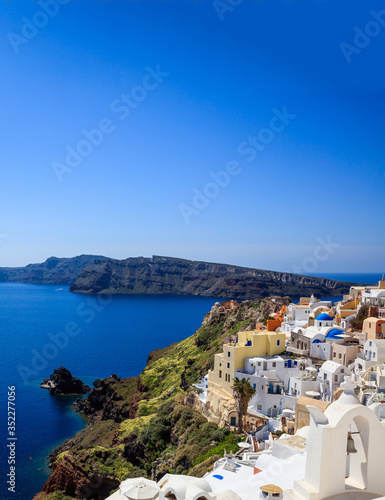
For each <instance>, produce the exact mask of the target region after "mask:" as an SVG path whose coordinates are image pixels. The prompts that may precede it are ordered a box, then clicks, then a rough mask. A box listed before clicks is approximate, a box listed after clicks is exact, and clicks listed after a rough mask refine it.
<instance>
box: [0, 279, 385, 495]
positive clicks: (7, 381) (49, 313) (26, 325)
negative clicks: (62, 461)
mask: <svg viewBox="0 0 385 500" xmlns="http://www.w3.org/2000/svg"><path fill="white" fill-rule="evenodd" d="M320 276H321V277H329V278H332V279H341V280H344V281H351V282H363V283H368V284H369V283H376V282H377V281H378V280H379V279H380V278H381V275H380V274H328V275H320ZM338 299H340V298H339V297H333V300H338ZM217 300H221V299H219V298H214V297H195V296H193V297H184V296H175V295H174V296H167V295H165V296H159V295H133V296H114V297H112V298H110V299H106V298H105V297H104V298H103V297H98V296H84V295H78V294H72V293H69V292H68V287H66V286H57V285H52V286H51V285H26V284H21V283H0V332H1V335H0V349H1V360H2V363H1V365H0V380H1V392H0V408H1V410H0V419H1V420H0V421H1V422H2V424H1V429H2V432H1V434H0V436H1V439H2V443H1V446H2V448H3V450H2V451H3V452H2V454H1V459H0V474H1V477H2V483H1V484H2V486H1V490H0V499H4V500H5V499H8V498H9V499H11V498H15V497H20V498H23V499H26V500H30V499H32V498H33V495H34V494H35V493H37V492H38V491H40V489H41V487H42V485H43V484H44V483H45V481H46V480H47V478H48V476H49V474H50V472H51V470H50V469H49V468H48V467H47V462H46V457H47V456H48V454H49V453H50V452H51V451H52V450H53V449H54V448H55V447H56V446H58V445H59V444H60V443H61V442H63V441H64V440H65V439H67V438H69V437H71V436H73V435H74V434H75V433H76V432H78V431H79V430H81V429H82V428H83V427H84V426H85V422H84V420H83V419H82V417H81V416H80V415H79V414H77V413H75V412H74V411H73V410H72V403H73V401H74V400H75V399H76V398H73V397H58V396H50V394H49V393H48V391H46V390H44V389H41V388H40V382H41V381H42V379H44V378H48V377H49V375H50V374H51V373H52V372H53V370H54V369H55V368H58V367H59V366H61V365H63V366H65V367H66V368H68V369H69V370H70V371H71V372H72V374H73V375H74V376H75V377H78V378H80V379H81V380H83V381H84V382H86V383H87V384H88V385H90V386H92V383H93V381H94V380H96V379H97V378H104V377H108V376H109V375H111V374H112V373H115V374H117V375H119V376H120V377H130V376H135V375H138V373H140V371H141V370H142V369H143V368H144V366H145V365H146V361H147V356H148V354H149V353H150V351H152V350H153V349H157V348H161V347H165V346H167V345H169V344H171V343H172V342H176V341H178V340H181V339H183V338H186V337H188V336H190V335H192V334H193V333H194V332H195V330H196V329H197V328H199V326H200V325H201V322H202V319H203V316H204V314H206V313H207V312H208V311H209V310H210V308H211V307H212V305H213V304H214V303H215V302H216V301H217ZM8 386H15V387H16V413H17V420H16V427H17V430H16V437H17V442H16V460H17V463H16V465H17V476H16V494H13V493H11V492H8V491H7V486H8V485H7V484H6V480H7V478H6V474H7V472H8V471H9V465H8V464H7V457H8V449H7V437H9V436H8V435H7V407H6V403H7V387H8ZM9 442H10V441H8V443H9Z"/></svg>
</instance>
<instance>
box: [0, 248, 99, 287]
mask: <svg viewBox="0 0 385 500" xmlns="http://www.w3.org/2000/svg"><path fill="white" fill-rule="evenodd" d="M101 259H104V257H101V256H98V255H79V256H78V257H72V258H68V259H67V258H65V259H61V258H58V257H50V258H49V259H47V260H46V261H45V262H42V263H41V264H29V265H28V266H26V267H0V282H4V281H10V282H19V283H36V284H47V285H70V284H71V283H73V282H74V281H75V280H76V278H77V277H78V276H79V273H80V271H81V270H82V269H83V268H84V267H85V266H87V265H88V264H90V263H94V262H97V261H99V260H101Z"/></svg>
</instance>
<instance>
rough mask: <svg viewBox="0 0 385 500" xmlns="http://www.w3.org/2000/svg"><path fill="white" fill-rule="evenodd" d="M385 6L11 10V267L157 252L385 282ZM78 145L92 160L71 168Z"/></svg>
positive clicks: (5, 6) (15, 6) (6, 84)
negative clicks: (379, 276) (374, 275)
mask: <svg viewBox="0 0 385 500" xmlns="http://www.w3.org/2000/svg"><path fill="white" fill-rule="evenodd" d="M223 4H225V2H222V6H223ZM235 4H237V5H235ZM44 8H45V9H46V10H49V9H51V11H50V12H51V16H49V15H48V14H44ZM383 8H384V7H383V5H382V4H381V2H380V1H374V0H373V1H372V0H369V1H366V2H361V1H358V0H339V1H338V2H332V1H331V0H324V1H321V0H293V1H288V0H270V1H268V0H258V1H257V0H256V1H252V0H250V1H249V0H244V1H239V0H237V1H235V0H234V1H233V7H231V9H229V10H223V9H222V8H221V2H220V1H219V0H215V1H214V2H212V1H207V2H206V1H204V0H183V1H180V0H178V1H177V0H156V1H146V0H142V1H141V0H136V1H134V0H132V1H129V0H127V1H115V0H109V1H97V0H95V1H83V0H75V1H72V2H67V3H66V2H65V0H61V3H60V4H59V2H58V1H57V0H45V1H42V2H35V1H23V0H18V2H13V1H5V0H3V1H2V2H1V4H0V18H1V37H0V61H1V68H2V78H1V79H0V96H1V102H2V106H1V107H0V132H1V150H0V151H1V153H0V154H1V167H2V177H1V179H2V183H1V184H2V196H1V197H0V265H2V266H14V265H25V264H27V263H30V262H39V261H43V260H45V259H46V258H47V257H49V256H51V255H56V256H61V257H69V256H74V255H79V254H81V253H92V254H102V255H107V256H111V257H115V258H126V257H129V256H138V255H144V256H151V255H153V254H157V255H169V256H177V257H184V258H191V259H196V260H206V261H217V262H226V263H233V264H239V265H245V266H250V267H259V268H265V269H276V270H283V271H286V270H294V267H293V266H296V267H297V268H298V266H299V268H300V269H299V271H303V272H306V271H307V272H309V271H312V272H314V274H317V272H319V273H322V272H354V271H356V272H383V270H384V269H385V252H384V248H385V231H384V223H383V220H384V208H385V204H384V193H385V168H384V156H385V153H384V128H385V127H384V113H385V66H384V64H383V61H384V49H385V11H384V10H383ZM42 12H43V14H42ZM371 12H375V13H378V14H379V16H380V17H379V18H378V20H377V21H375V19H374V17H373V13H371ZM381 22H382V23H383V24H381ZM36 25H38V26H37V27H36ZM360 30H362V31H360ZM365 30H366V31H367V33H369V34H370V36H369V35H367V34H365ZM355 37H356V40H355ZM342 43H345V44H346V45H344V46H343V47H344V49H343V50H342V48H341V44H342ZM343 52H345V54H344V53H343ZM348 60H349V61H348ZM149 68H150V69H149ZM154 72H155V77H154V76H153V75H154ZM144 85H147V87H149V88H148V89H147V90H146V89H145V88H144ZM150 87H151V88H150ZM124 96H125V97H124ZM124 99H127V102H128V103H129V104H127V103H126V104H125V103H123V102H122V101H123V100H124ZM117 109H120V110H121V111H119V112H118V111H117ZM122 109H125V110H126V111H125V112H123V111H122ZM282 113H283V114H284V115H285V113H286V115H287V116H289V117H290V118H288V119H285V118H284V120H283V121H282V120H281V121H279V120H278V119H277V120H275V121H274V122H272V118H274V117H275V116H281V115H282ZM126 114H127V116H124V115H126ZM122 118H123V119H122ZM106 120H107V121H106ZM101 123H102V124H104V126H106V123H107V124H108V127H107V126H106V127H107V128H106V129H105V130H107V129H108V130H109V132H101V133H99V135H98V133H95V132H94V134H96V135H94V138H95V137H96V139H94V141H95V144H94V145H92V144H91V143H90V142H89V143H88V145H87V144H85V143H84V141H85V140H87V139H86V136H85V134H84V131H86V132H85V133H86V134H87V133H89V132H90V131H91V130H94V129H98V128H100V127H101ZM272 123H273V127H275V129H274V130H275V131H272V129H271V124H272ZM100 134H101V135H100ZM100 137H101V138H102V140H101V141H99V142H100V143H99V144H97V142H98V140H97V139H98V138H100ZM253 138H254V139H253ZM261 138H262V139H261ZM250 140H251V141H253V140H254V144H255V141H256V143H257V146H254V153H253V154H251V153H249V154H246V153H245V152H244V151H245V149H246V148H247V147H250V145H249V144H248V143H249V141H250ZM261 140H262V141H265V144H263V143H261ZM242 145H243V146H242ZM68 147H69V148H72V149H71V151H72V150H73V151H76V150H77V148H80V151H83V152H86V153H87V156H82V155H80V156H79V157H78V160H79V158H80V161H78V165H77V166H76V167H74V166H73V165H71V164H70V163H68V162H67V163H66V155H67V153H68V149H67V148H68ZM82 147H83V148H85V149H83V150H82V149H81V148H82ZM255 148H257V149H255ZM249 151H250V150H249ZM78 154H79V153H78ZM251 158H252V159H251ZM249 160H250V161H249ZM231 162H233V163H231ZM59 164H60V166H59V167H58V165H59ZM229 164H230V165H233V167H234V165H235V166H236V167H234V169H235V170H233V171H232V173H231V174H230V173H228V172H227V173H226V174H221V175H222V177H220V176H219V178H222V185H221V186H219V185H218V182H220V181H218V175H219V174H218V172H220V171H225V170H226V168H227V167H228V165H229ZM58 168H59V171H58ZM210 172H211V175H210ZM234 172H236V173H234ZM213 175H214V177H215V178H216V179H217V180H216V181H214V180H213V178H212V176H213ZM198 192H199V193H200V194H199V195H197V193H198ZM205 193H206V194H207V193H208V196H206V194H205ZM197 197H198V198H199V200H200V201H199V200H198V201H197ZM328 239H329V240H328ZM327 240H328V241H329V242H330V241H332V242H333V245H332V248H331V249H330V248H329V250H330V251H329V250H328V251H327V253H326V254H325V252H324V253H322V257H319V255H321V254H320V252H317V248H318V247H319V246H320V245H321V246H322V244H321V243H320V241H323V242H324V241H327ZM329 246H330V245H329ZM304 263H306V264H304Z"/></svg>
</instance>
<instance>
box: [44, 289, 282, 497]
mask: <svg viewBox="0 0 385 500" xmlns="http://www.w3.org/2000/svg"><path fill="white" fill-rule="evenodd" d="M288 302H289V299H288V298H285V299H281V298H274V299H272V300H270V299H263V300H261V301H258V302H256V301H245V302H242V303H239V304H238V305H237V307H236V308H235V309H234V310H231V311H227V312H226V313H223V314H212V313H209V314H207V315H206V316H205V318H204V321H203V324H202V327H201V328H199V329H198V330H197V331H196V332H195V334H194V335H192V336H191V337H188V338H187V339H185V340H182V341H181V342H177V343H175V344H172V345H170V346H168V347H165V348H164V349H159V350H156V351H153V352H152V353H151V354H150V355H149V358H148V363H147V366H146V368H145V369H144V370H143V372H142V373H141V374H140V375H139V377H137V378H128V379H120V378H119V377H117V376H116V375H112V376H111V377H109V378H108V379H103V380H99V381H96V382H95V384H94V389H93V390H92V391H91V392H90V393H89V395H88V397H87V398H86V399H81V400H79V401H78V402H77V405H76V406H77V409H78V410H79V411H82V412H83V413H84V414H85V416H86V418H87V421H88V426H87V427H86V429H83V430H82V431H81V432H79V433H78V434H77V435H76V436H74V437H73V438H71V439H70V440H68V441H67V442H66V443H65V444H64V445H62V446H61V447H60V448H59V449H57V450H56V451H55V452H54V454H53V455H52V456H51V459H52V462H53V467H54V471H53V474H52V475H51V477H50V478H49V480H48V481H47V483H46V484H45V486H44V487H43V490H42V493H40V494H39V495H37V496H36V497H35V500H43V499H47V500H56V499H57V500H59V499H61V498H62V499H63V500H66V499H67V498H94V499H104V498H106V497H107V496H108V494H109V493H110V492H111V491H113V490H114V489H116V488H117V487H118V486H119V484H120V482H121V481H122V480H124V479H126V478H127V477H139V476H144V477H148V478H153V479H156V480H157V479H159V478H161V477H162V476H163V475H164V474H165V473H168V472H170V473H177V474H190V475H195V476H202V475H203V474H204V473H205V472H207V470H208V469H209V468H210V467H211V466H212V465H213V463H214V462H215V461H216V460H218V459H219V458H220V457H221V456H223V452H224V450H226V451H227V452H230V451H236V450H238V446H237V443H238V442H239V441H240V440H244V436H238V435H236V434H234V433H233V432H230V430H229V429H227V428H220V427H218V425H216V424H215V423H212V422H209V421H208V420H207V419H206V417H204V416H202V415H201V414H200V413H199V412H198V411H196V410H194V409H193V408H192V407H190V406H188V400H189V397H188V396H189V394H190V392H191V391H192V390H193V389H192V388H191V386H192V384H194V383H196V382H198V380H199V379H200V378H201V377H202V376H204V375H205V374H206V373H207V371H208V370H209V369H211V368H213V363H214V355H215V354H216V353H217V352H220V351H221V349H222V344H223V343H225V342H228V341H229V340H230V339H231V338H232V337H233V338H234V337H235V335H236V334H237V332H239V331H241V330H251V329H253V328H255V326H256V323H258V322H264V321H266V318H268V317H269V315H270V314H272V313H273V312H276V311H278V310H279V309H280V308H281V305H282V304H284V303H285V304H287V303H288ZM59 491H60V492H59ZM55 495H56V496H55ZM60 495H67V496H60Z"/></svg>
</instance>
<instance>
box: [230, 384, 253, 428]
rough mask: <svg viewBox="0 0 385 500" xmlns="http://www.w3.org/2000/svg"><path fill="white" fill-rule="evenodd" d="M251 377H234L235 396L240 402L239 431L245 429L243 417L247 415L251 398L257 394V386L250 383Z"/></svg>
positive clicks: (238, 402)
mask: <svg viewBox="0 0 385 500" xmlns="http://www.w3.org/2000/svg"><path fill="white" fill-rule="evenodd" d="M249 380H250V379H249V378H241V379H239V378H237V377H235V378H234V384H233V386H232V389H233V391H234V398H235V400H236V402H237V404H238V428H239V432H242V431H243V418H244V417H245V416H246V415H247V408H248V406H249V402H250V399H251V398H252V397H253V396H254V394H255V392H256V391H255V388H254V387H253V386H252V385H251V384H250V382H249Z"/></svg>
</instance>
